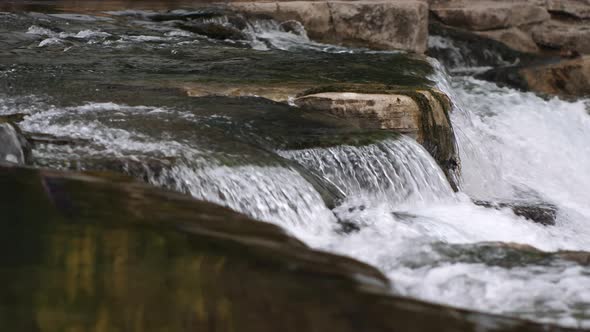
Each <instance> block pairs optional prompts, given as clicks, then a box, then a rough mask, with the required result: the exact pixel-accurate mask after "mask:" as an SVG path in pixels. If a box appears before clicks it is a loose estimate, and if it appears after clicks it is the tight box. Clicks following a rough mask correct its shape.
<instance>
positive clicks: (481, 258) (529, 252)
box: [436, 241, 590, 268]
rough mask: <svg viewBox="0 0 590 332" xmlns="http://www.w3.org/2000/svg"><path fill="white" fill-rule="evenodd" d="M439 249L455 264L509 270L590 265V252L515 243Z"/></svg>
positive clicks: (447, 246)
mask: <svg viewBox="0 0 590 332" xmlns="http://www.w3.org/2000/svg"><path fill="white" fill-rule="evenodd" d="M436 247H437V249H438V250H440V252H441V253H443V254H444V255H445V256H446V258H448V259H450V260H451V261H453V262H456V263H459V262H461V263H476V264H481V263H484V264H486V265H490V266H501V267H506V268H514V267H522V266H535V265H537V266H539V265H541V266H550V265H553V264H555V263H557V264H561V263H563V262H566V263H574V264H579V265H582V266H587V265H590V252H586V251H568V250H560V251H555V252H545V251H542V250H539V249H537V248H535V247H533V246H531V245H528V244H522V243H514V242H493V241H492V242H480V243H476V244H448V243H438V244H437V245H436Z"/></svg>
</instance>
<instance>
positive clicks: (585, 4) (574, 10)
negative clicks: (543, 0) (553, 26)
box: [547, 0, 590, 19]
mask: <svg viewBox="0 0 590 332" xmlns="http://www.w3.org/2000/svg"><path fill="white" fill-rule="evenodd" d="M547 9H548V10H549V11H550V12H552V13H557V14H563V15H568V16H572V17H575V18H578V19H588V18H590V1H589V0H547Z"/></svg>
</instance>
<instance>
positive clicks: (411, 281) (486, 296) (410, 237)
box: [0, 12, 590, 328]
mask: <svg viewBox="0 0 590 332" xmlns="http://www.w3.org/2000/svg"><path fill="white" fill-rule="evenodd" d="M187 13H189V12H176V13H175V14H178V15H185V14H187ZM0 15H2V16H1V17H2V18H3V19H4V22H5V23H4V25H3V26H2V30H1V31H0V33H1V35H2V36H10V39H6V41H5V42H4V45H5V46H6V47H10V49H12V51H11V52H8V53H6V52H5V53H3V54H4V55H5V56H7V57H6V59H8V60H1V62H0V65H1V66H0V79H1V80H2V85H1V86H0V88H1V89H0V114H11V113H25V114H27V116H26V117H25V119H24V121H23V122H21V123H20V126H21V129H22V130H24V131H25V132H28V133H30V134H31V135H33V136H35V135H36V136H35V137H36V139H37V141H38V142H37V143H36V144H35V149H34V151H33V154H34V160H35V163H36V165H37V166H42V167H51V168H60V169H80V170H113V169H114V170H119V171H121V172H124V173H127V174H130V175H132V176H136V177H138V178H140V179H142V180H144V181H148V182H150V183H152V184H154V185H158V186H162V187H165V188H169V189H174V190H177V191H181V192H185V193H188V194H191V195H192V196H194V197H196V198H200V199H204V200H208V201H212V202H215V203H219V204H221V205H225V206H228V207H230V208H232V209H234V210H237V211H240V212H243V213H245V214H248V215H250V216H253V217H255V218H257V219H260V220H264V221H268V222H272V223H275V224H278V225H280V226H282V227H284V228H285V229H286V230H287V231H288V232H290V233H292V234H294V235H295V236H296V237H298V238H300V239H302V240H303V241H305V242H306V243H308V244H309V245H311V246H313V247H316V248H321V249H324V250H327V251H331V252H336V253H339V254H344V255H349V256H351V257H354V258H357V259H360V260H362V261H365V262H368V263H370V264H373V265H375V266H376V267H378V268H379V269H381V270H382V271H383V272H384V273H385V274H386V275H387V276H388V277H390V279H391V281H392V285H393V288H392V292H394V293H398V294H403V295H407V296H412V297H417V298H420V299H424V300H428V301H432V302H439V303H445V304H449V305H453V306H458V307H465V308H470V309H476V310H481V311H485V312H493V313H501V314H506V315H512V316H519V317H524V318H528V319H533V320H537V321H543V322H552V323H558V324H563V325H567V326H574V327H585V328H590V287H588V285H590V266H588V265H583V264H579V263H577V262H576V261H575V260H571V259H567V257H566V256H564V255H562V254H561V253H562V252H563V251H565V250H569V251H590V204H589V202H590V191H589V190H588V188H590V175H589V174H588V169H590V146H588V142H590V115H589V113H588V109H589V107H588V105H589V103H588V101H585V100H580V101H564V100H560V99H557V98H554V99H543V98H540V97H538V96H535V95H533V94H530V93H522V92H518V91H515V90H511V89H507V88H499V87H497V86H496V85H494V84H492V83H486V82H482V81H478V80H475V79H472V78H469V77H454V78H450V77H448V76H447V75H446V74H445V72H444V69H443V68H441V67H440V65H438V64H437V63H436V62H435V61H433V62H432V63H433V64H434V65H433V67H434V68H435V71H434V72H430V73H428V74H430V78H431V79H432V80H433V81H434V84H435V85H436V86H437V87H438V88H439V89H441V90H443V91H444V92H446V93H447V94H448V95H449V96H451V99H452V101H453V103H454V104H455V106H454V111H453V113H452V122H453V126H454V130H455V133H456V136H457V141H458V147H459V151H460V156H461V164H462V179H461V190H460V191H459V192H458V193H455V192H453V190H452V189H451V187H450V185H449V184H448V182H447V180H446V178H445V175H444V174H443V172H442V171H441V169H440V168H439V167H438V166H437V164H436V162H435V161H434V160H433V158H432V157H431V156H430V155H429V154H428V152H426V150H425V149H423V148H422V147H421V146H420V145H419V144H418V143H416V142H415V141H414V140H413V139H411V138H409V137H405V136H398V135H390V136H386V137H382V136H381V135H382V134H381V133H379V134H375V133H374V132H365V131H360V130H357V129H354V130H353V129H351V128H348V127H346V126H345V125H343V124H342V123H340V122H338V121H337V120H334V119H331V118H329V117H328V118H322V117H320V116H317V115H314V114H307V113H305V112H303V111H300V110H298V109H295V108H294V107H291V106H289V105H287V104H284V103H274V102H270V101H268V100H265V99H262V98H257V97H256V95H252V96H251V97H228V96H210V97H201V98H194V97H190V98H189V97H186V95H183V94H179V93H178V91H177V89H176V88H177V86H174V85H173V84H172V83H171V82H178V81H182V82H184V81H186V80H188V79H187V78H186V75H187V73H188V75H189V78H190V79H195V78H198V79H201V80H203V81H204V82H206V83H207V84H211V83H215V84H219V82H218V81H215V77H213V75H227V76H228V77H229V79H228V80H227V81H225V82H222V83H223V84H229V85H231V84H237V83H243V82H245V83H246V84H252V85H264V84H266V83H268V82H270V83H272V84H276V83H277V82H278V81H282V80H285V78H288V80H290V82H292V83H293V84H294V85H302V84H303V85H305V84H307V83H308V80H309V77H313V78H314V80H319V81H321V82H322V83H330V82H335V81H339V80H348V81H352V82H355V79H358V81H359V82H367V81H368V82H372V81H374V82H379V83H386V84H388V83H392V80H393V81H395V82H394V83H399V82H398V81H399V80H406V81H407V80H410V78H411V77H418V78H417V80H418V81H419V83H420V84H425V83H424V80H422V79H420V78H419V77H420V75H424V74H425V73H427V71H425V70H424V69H423V66H424V65H420V64H417V63H412V66H401V65H400V66H396V65H395V64H396V63H399V61H412V60H407V59H405V58H400V55H399V54H397V53H387V52H371V51H368V50H359V49H346V48H343V47H336V46H330V45H323V44H318V43H314V42H311V41H310V40H309V39H308V38H307V37H306V36H305V32H304V30H302V29H301V27H300V26H297V25H295V28H293V27H290V28H289V29H286V28H285V27H284V26H281V25H280V24H278V23H276V22H272V21H255V22H250V21H249V22H248V24H247V25H246V26H245V27H243V28H242V29H241V30H240V32H241V33H243V34H242V35H241V38H237V40H220V41H216V40H212V39H211V38H210V37H209V38H207V37H204V36H202V35H199V34H197V33H194V32H190V31H187V30H182V29H178V28H177V27H176V26H175V25H173V24H166V22H164V23H163V24H162V23H154V21H150V20H148V19H146V17H149V15H153V13H146V12H116V13H110V14H109V15H107V14H104V13H103V14H101V15H100V16H91V15H64V14H61V16H49V15H43V14H26V15H25V14H22V15H16V14H2V13H0ZM9 22H10V23H9ZM214 23H215V24H219V25H222V26H226V27H230V28H233V25H232V24H233V23H232V21H231V20H229V19H227V18H218V19H217V20H216V21H215V22H214ZM93 52H98V53H100V54H101V56H102V57H100V58H97V57H94V55H93ZM45 57H48V58H50V59H52V61H50V62H47V60H46V59H45ZM104 59H108V61H111V62H107V61H106V60H104ZM317 63H319V65H318V66H317V68H316V67H313V64H317ZM392 63H393V64H394V65H392V67H394V68H393V69H391V70H390V71H388V70H389V69H384V66H383V64H392ZM426 65H427V64H426ZM286 66H292V68H289V67H286ZM298 66H302V67H301V68H304V67H305V68H307V67H312V68H311V69H308V70H309V73H306V72H305V71H304V70H301V69H300V68H299V67H298ZM428 66H429V65H428ZM322 67H326V68H322ZM228 68H229V69H228ZM400 68H401V69H400ZM408 68H409V69H408ZM260 72H262V74H260ZM181 74H182V75H184V76H182V75H181ZM174 75H176V76H174ZM306 75H308V76H306ZM404 75H406V76H407V77H406V76H404ZM276 77H278V79H275V78H276ZM400 77H401V78H400ZM408 77H409V78H408ZM396 80H397V81H396ZM404 82H405V81H404ZM287 85H288V84H287ZM319 133H321V138H318V136H320V135H319ZM47 135H51V136H47ZM325 136H328V139H326V138H325ZM330 137H331V139H330ZM343 137H361V138H363V139H365V141H363V142H364V143H363V144H352V143H350V142H347V141H344V144H337V143H338V142H339V141H340V142H341V141H342V138H343ZM367 139H368V141H367ZM326 140H327V141H326ZM334 142H336V143H334ZM474 200H479V201H488V202H518V203H521V204H531V205H534V204H550V205H552V206H555V207H556V208H557V214H556V223H555V225H554V226H543V225H540V224H537V223H534V222H531V221H530V220H526V219H525V218H523V217H520V216H517V215H515V214H514V212H513V211H512V210H510V209H508V208H504V209H492V208H486V207H483V206H480V205H476V204H475V203H474ZM343 224H346V225H349V228H348V229H344V228H343ZM350 225H352V228H350ZM517 244H518V245H517ZM523 245H528V246H532V247H535V248H537V249H539V250H541V251H538V250H535V249H533V248H531V247H526V246H523Z"/></svg>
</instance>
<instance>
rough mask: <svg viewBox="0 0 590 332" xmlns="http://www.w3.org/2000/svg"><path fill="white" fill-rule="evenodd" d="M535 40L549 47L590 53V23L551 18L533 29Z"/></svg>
mask: <svg viewBox="0 0 590 332" xmlns="http://www.w3.org/2000/svg"><path fill="white" fill-rule="evenodd" d="M531 33H532V36H533V40H534V41H535V42H536V43H537V44H539V45H540V46H544V47H547V48H552V49H557V50H563V51H575V52H578V53H581V54H590V24H588V23H584V22H582V23H577V22H562V21H556V20H551V21H549V22H546V23H544V24H542V25H539V26H535V27H533V28H532V30H531Z"/></svg>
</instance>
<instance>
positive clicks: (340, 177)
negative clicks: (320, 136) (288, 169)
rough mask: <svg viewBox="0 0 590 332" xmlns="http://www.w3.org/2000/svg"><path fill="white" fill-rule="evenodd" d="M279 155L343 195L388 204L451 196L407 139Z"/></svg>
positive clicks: (425, 154)
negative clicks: (364, 196)
mask: <svg viewBox="0 0 590 332" xmlns="http://www.w3.org/2000/svg"><path fill="white" fill-rule="evenodd" d="M279 153H280V154H281V155H282V156H284V157H285V158H288V159H292V160H295V161H297V162H299V163H301V164H302V165H304V166H305V167H307V168H308V169H310V170H316V171H317V172H318V173H319V174H320V175H321V176H322V177H323V178H324V179H326V180H327V181H329V182H330V183H332V184H334V185H336V186H337V187H338V188H340V190H341V191H342V192H344V193H346V195H361V194H363V195H368V196H379V197H380V198H381V199H386V200H387V201H388V202H390V203H401V202H404V201H408V200H420V201H429V200H430V201H432V200H437V199H441V198H445V197H450V196H451V195H452V190H451V188H450V186H449V184H448V182H447V180H446V178H445V176H444V174H443V173H442V171H441V170H440V168H439V167H438V165H437V164H436V162H435V161H434V160H433V159H432V157H431V156H430V155H429V154H428V152H426V150H424V148H423V147H422V146H420V145H419V144H418V143H416V142H415V141H414V140H412V139H410V138H407V137H401V138H399V139H395V140H394V139H388V140H385V141H383V142H380V143H376V144H371V145H367V146H359V147H356V146H348V145H341V146H335V147H330V148H316V149H305V150H295V151H280V152H279Z"/></svg>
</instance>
